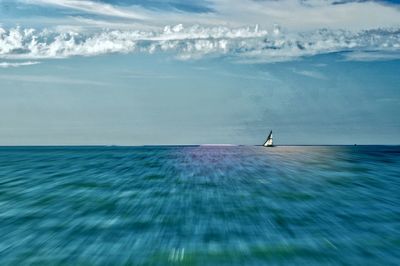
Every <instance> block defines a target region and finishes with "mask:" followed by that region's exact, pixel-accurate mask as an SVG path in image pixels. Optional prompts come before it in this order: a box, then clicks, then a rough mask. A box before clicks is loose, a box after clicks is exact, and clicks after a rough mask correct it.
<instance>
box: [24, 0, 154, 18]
mask: <svg viewBox="0 0 400 266" xmlns="http://www.w3.org/2000/svg"><path fill="white" fill-rule="evenodd" d="M24 2H25V3H28V4H39V5H52V6H58V7H63V8H70V9H76V10H80V11H85V12H87V13H92V14H99V15H105V16H114V17H121V18H129V19H140V20H143V19H147V18H148V17H147V16H146V15H145V14H144V11H143V10H142V11H141V12H138V11H134V10H126V9H122V8H117V7H115V6H113V5H110V4H105V3H99V2H95V1H85V0H83V1H82V0H25V1H24Z"/></svg>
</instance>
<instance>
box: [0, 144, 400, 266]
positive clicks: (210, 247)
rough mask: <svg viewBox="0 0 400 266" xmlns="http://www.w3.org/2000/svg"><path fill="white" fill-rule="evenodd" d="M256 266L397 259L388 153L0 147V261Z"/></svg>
mask: <svg viewBox="0 0 400 266" xmlns="http://www.w3.org/2000/svg"><path fill="white" fill-rule="evenodd" d="M266 264H268V265H400V147H399V146H281V147H274V148H264V147H261V146H229V147H226V146H170V147H167V146H166V147H1V148H0V265H266Z"/></svg>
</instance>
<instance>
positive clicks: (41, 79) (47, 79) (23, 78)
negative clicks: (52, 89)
mask: <svg viewBox="0 0 400 266" xmlns="http://www.w3.org/2000/svg"><path fill="white" fill-rule="evenodd" d="M0 79H1V80H3V81H4V80H8V81H18V82H29V83H32V82H33V83H62V84H70V85H78V84H79V85H94V86H106V85H109V84H107V83H104V82H100V81H94V80H84V79H71V78H65V77H57V76H48V75H41V76H37V75H18V74H9V75H0Z"/></svg>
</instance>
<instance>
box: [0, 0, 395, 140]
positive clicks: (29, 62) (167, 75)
mask: <svg viewBox="0 0 400 266" xmlns="http://www.w3.org/2000/svg"><path fill="white" fill-rule="evenodd" d="M270 130H273V132H274V142H275V143H276V144H354V143H357V144H400V2H399V1H394V0H393V1H346V0H324V1H320V0H282V1H275V0H274V1H273V0H197V1H194V0H193V1H190V0H148V1H145V0H138V1H135V0H131V1H129V0H107V1H105V0H103V1H100V0H98V1H93V0H0V145H159V144H165V145H170V144H243V145H257V144H262V143H263V142H264V141H265V138H266V137H267V135H268V133H269V131H270Z"/></svg>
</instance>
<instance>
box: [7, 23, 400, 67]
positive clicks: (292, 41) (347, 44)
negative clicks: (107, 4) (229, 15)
mask: <svg viewBox="0 0 400 266" xmlns="http://www.w3.org/2000/svg"><path fill="white" fill-rule="evenodd" d="M343 51H363V52H365V53H366V52H368V51H374V52H376V51H380V52H390V53H398V52H399V51H400V30H399V29H374V30H362V31H345V30H328V29H323V30H315V31H307V32H300V33H288V32H284V31H282V30H280V28H279V27H277V26H276V27H275V28H274V29H273V30H271V31H268V30H264V29H260V27H259V26H258V25H255V26H253V27H239V28H231V27H225V26H215V27H205V26H199V25H195V26H190V27H184V26H183V25H182V24H178V25H174V26H165V27H164V28H163V29H161V30H103V31H96V32H78V31H56V30H49V29H44V30H35V29H29V28H28V29H22V28H19V27H17V28H11V29H5V28H0V58H3V59H43V58H66V57H71V56H95V55H101V54H108V53H131V52H144V53H157V52H171V53H174V54H175V55H176V57H178V58H180V59H196V58H201V57H204V56H228V57H231V58H234V59H237V60H242V61H246V60H249V61H253V62H254V61H260V62H271V61H272V62H275V61H282V60H292V59H295V58H299V57H303V56H312V55H318V54H326V53H332V52H343ZM349 58H350V59H351V57H349Z"/></svg>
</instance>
